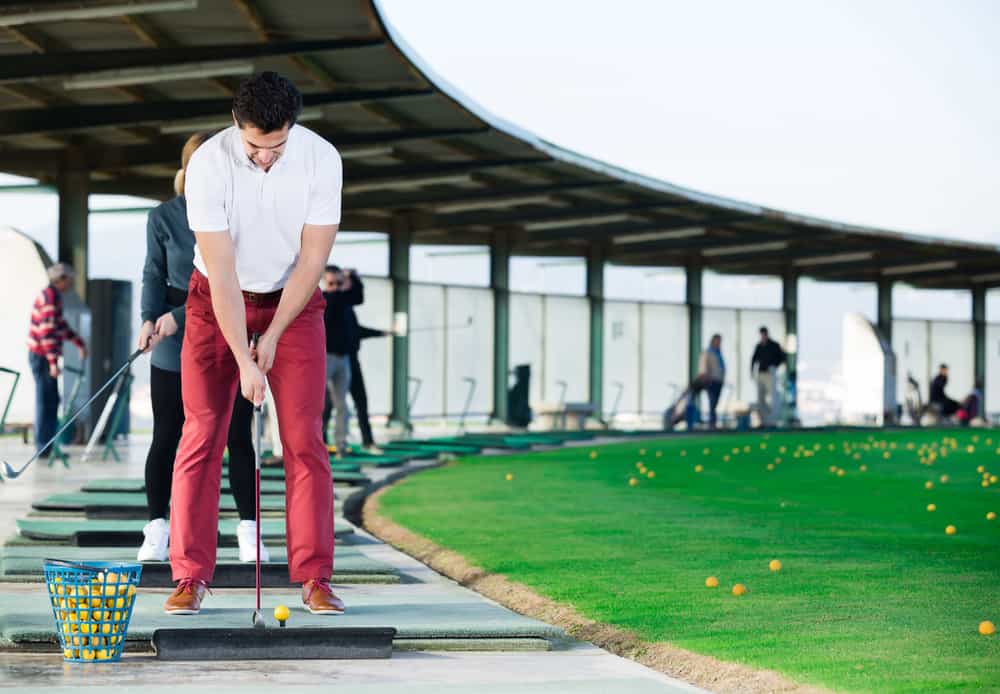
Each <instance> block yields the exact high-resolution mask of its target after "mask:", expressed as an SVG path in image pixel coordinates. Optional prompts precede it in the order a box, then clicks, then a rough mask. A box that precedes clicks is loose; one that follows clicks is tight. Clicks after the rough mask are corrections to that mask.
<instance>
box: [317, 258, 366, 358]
mask: <svg viewBox="0 0 1000 694" xmlns="http://www.w3.org/2000/svg"><path fill="white" fill-rule="evenodd" d="M323 298H324V299H326V310H325V311H324V313H323V321H324V323H325V324H326V353H327V354H339V355H342V356H347V355H349V354H351V353H352V352H357V351H358V347H359V345H360V340H361V337H360V334H359V330H358V319H357V318H355V316H354V307H355V306H357V305H359V304H362V303H364V300H365V287H364V284H362V282H361V278H360V277H358V276H357V275H356V274H354V273H351V288H350V289H348V290H347V291H337V292H323Z"/></svg>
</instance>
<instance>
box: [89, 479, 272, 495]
mask: <svg viewBox="0 0 1000 694" xmlns="http://www.w3.org/2000/svg"><path fill="white" fill-rule="evenodd" d="M80 490H81V491H83V492H87V493H88V494H99V493H131V494H142V493H145V491H146V483H145V482H144V481H143V480H139V479H105V480H91V481H89V482H87V483H86V484H85V485H83V487H81V488H80ZM260 493H261V495H262V496H263V495H271V494H284V493H285V482H284V480H266V481H262V482H261V483H260ZM222 494H232V489H231V488H230V486H229V479H228V478H227V477H226V476H225V475H223V477H222Z"/></svg>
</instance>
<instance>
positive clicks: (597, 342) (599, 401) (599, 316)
mask: <svg viewBox="0 0 1000 694" xmlns="http://www.w3.org/2000/svg"><path fill="white" fill-rule="evenodd" d="M587 299H588V300H589V301H590V404H591V405H593V406H594V416H595V417H597V418H598V419H600V420H602V421H603V419H604V410H603V405H604V402H603V401H604V248H603V247H601V246H600V245H598V244H593V245H591V246H590V251H589V253H588V254H587Z"/></svg>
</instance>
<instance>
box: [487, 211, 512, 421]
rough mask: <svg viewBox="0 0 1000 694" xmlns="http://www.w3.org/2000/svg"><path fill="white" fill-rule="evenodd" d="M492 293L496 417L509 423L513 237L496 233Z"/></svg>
mask: <svg viewBox="0 0 1000 694" xmlns="http://www.w3.org/2000/svg"><path fill="white" fill-rule="evenodd" d="M490 289H492V290H493V415H492V418H493V419H494V420H498V421H500V422H506V421H507V414H508V413H507V382H508V373H509V372H510V234H509V233H508V232H507V231H506V230H505V229H497V230H496V231H494V232H493V241H492V243H491V245H490Z"/></svg>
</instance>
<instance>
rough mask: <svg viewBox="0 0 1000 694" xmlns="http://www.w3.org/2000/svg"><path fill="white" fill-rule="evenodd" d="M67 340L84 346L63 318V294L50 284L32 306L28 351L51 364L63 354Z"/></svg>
mask: <svg viewBox="0 0 1000 694" xmlns="http://www.w3.org/2000/svg"><path fill="white" fill-rule="evenodd" d="M66 340H70V341H71V342H73V344H75V345H77V346H78V347H83V340H82V339H80V336H79V335H77V334H76V333H75V332H73V329H72V328H70V327H69V326H68V325H67V324H66V319H65V318H63V308H62V296H60V294H59V292H58V291H57V290H56V288H55V287H53V286H52V285H51V284H50V285H49V286H47V287H46V288H45V289H43V290H42V291H41V293H39V295H38V297H37V298H36V299H35V303H34V305H33V306H32V308H31V330H30V331H29V332H28V351H29V352H33V353H35V354H38V355H40V356H43V357H45V358H46V359H47V360H48V362H49V363H50V364H55V363H56V362H57V361H58V360H59V357H61V356H62V346H63V342H65V341H66Z"/></svg>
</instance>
